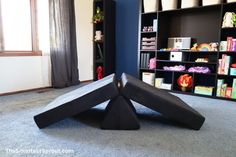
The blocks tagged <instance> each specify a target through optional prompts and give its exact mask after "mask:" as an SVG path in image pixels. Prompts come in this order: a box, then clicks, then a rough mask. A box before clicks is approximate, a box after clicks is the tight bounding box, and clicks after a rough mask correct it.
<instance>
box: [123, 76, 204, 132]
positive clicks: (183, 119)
mask: <svg viewBox="0 0 236 157" xmlns="http://www.w3.org/2000/svg"><path fill="white" fill-rule="evenodd" d="M121 93H122V95H124V96H125V97H126V98H128V99H132V100H134V101H136V102H138V103H140V104H142V105H144V106H146V107H148V108H150V109H152V110H155V111H157V112H159V113H161V114H162V115H163V116H165V117H167V118H170V119H172V120H174V121H177V122H180V123H183V124H185V125H186V126H188V127H190V128H192V129H195V130H199V129H200V128H201V126H202V125H203V123H204V121H205V118H204V117H203V116H202V115H201V114H199V113H198V112H197V111H195V110H194V109H193V108H191V107H190V106H188V105H187V104H186V103H185V102H184V101H182V100H181V99H180V98H178V97H176V96H174V95H172V94H170V93H168V92H166V91H163V90H159V89H157V88H155V87H153V86H150V85H148V84H146V83H144V82H142V81H140V80H138V79H136V78H134V77H132V76H129V75H127V74H124V73H123V74H122V76H121Z"/></svg>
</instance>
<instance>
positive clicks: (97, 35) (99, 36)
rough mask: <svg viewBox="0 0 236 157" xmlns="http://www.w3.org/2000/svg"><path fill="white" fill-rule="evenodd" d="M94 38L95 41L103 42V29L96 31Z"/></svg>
mask: <svg viewBox="0 0 236 157" xmlns="http://www.w3.org/2000/svg"><path fill="white" fill-rule="evenodd" d="M94 38H95V39H94V41H96V42H102V39H103V35H102V31H96V32H95V37H94Z"/></svg>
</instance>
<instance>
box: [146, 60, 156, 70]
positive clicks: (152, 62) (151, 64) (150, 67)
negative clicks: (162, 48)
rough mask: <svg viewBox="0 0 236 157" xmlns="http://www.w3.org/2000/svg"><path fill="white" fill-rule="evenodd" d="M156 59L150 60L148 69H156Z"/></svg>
mask: <svg viewBox="0 0 236 157" xmlns="http://www.w3.org/2000/svg"><path fill="white" fill-rule="evenodd" d="M156 61H157V60H156V58H151V59H150V61H149V65H148V67H149V69H156Z"/></svg>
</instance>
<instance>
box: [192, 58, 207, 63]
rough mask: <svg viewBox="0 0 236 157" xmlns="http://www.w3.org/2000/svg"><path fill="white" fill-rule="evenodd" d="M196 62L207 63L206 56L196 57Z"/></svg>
mask: <svg viewBox="0 0 236 157" xmlns="http://www.w3.org/2000/svg"><path fill="white" fill-rule="evenodd" d="M195 62H196V63H208V58H197V59H196V60H195Z"/></svg>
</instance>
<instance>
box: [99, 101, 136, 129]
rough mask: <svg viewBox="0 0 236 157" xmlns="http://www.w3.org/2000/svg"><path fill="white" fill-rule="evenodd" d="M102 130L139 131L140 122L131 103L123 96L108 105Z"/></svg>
mask: <svg viewBox="0 0 236 157" xmlns="http://www.w3.org/2000/svg"><path fill="white" fill-rule="evenodd" d="M101 128H102V129H107V130H137V129H139V128H140V125H139V121H138V118H137V116H136V111H135V108H134V106H133V104H132V103H131V101H130V100H128V99H125V98H124V97H123V96H118V97H116V98H114V99H112V100H111V101H110V102H109V103H108V105H107V108H106V115H105V118H104V121H103V122H102V125H101Z"/></svg>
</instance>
